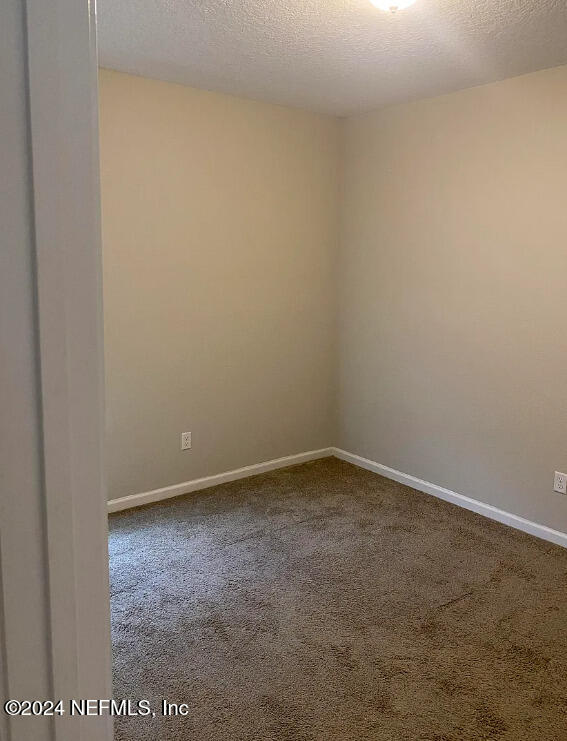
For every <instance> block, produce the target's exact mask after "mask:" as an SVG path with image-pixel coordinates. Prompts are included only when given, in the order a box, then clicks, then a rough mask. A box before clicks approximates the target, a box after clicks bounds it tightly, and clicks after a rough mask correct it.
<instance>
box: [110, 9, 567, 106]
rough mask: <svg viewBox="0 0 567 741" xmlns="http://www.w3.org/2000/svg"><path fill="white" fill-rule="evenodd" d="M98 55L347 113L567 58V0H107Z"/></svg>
mask: <svg viewBox="0 0 567 741" xmlns="http://www.w3.org/2000/svg"><path fill="white" fill-rule="evenodd" d="M98 16H99V50H100V64H101V66H104V67H110V68H112V69H117V70H121V71H123V72H131V73H134V74H139V75H143V76H146V77H155V78H158V79H162V80H170V81H171V82H180V83H183V84H186V85H191V86H194V87H199V88H204V89H207V90H218V91H222V92H226V93H232V94H234V95H242V96H245V97H250V98H256V99H259V100H267V101H271V102H274V103H282V104H285V105H291V106H298V107H301V108H309V109H312V110H317V111H323V112H327V113H333V114H336V115H348V114H351V113H355V112H360V111H366V110H370V109H373V108H378V107H380V106H383V105H386V104H389V103H394V102H400V101H406V100H411V99H415V98H424V97H429V96H432V95H439V94H442V93H446V92H451V91H453V90H459V89H462V88H466V87H471V86H473V85H478V84H481V83H484V82H490V81H493V80H500V79H504V78H506V77H513V76H515V75H520V74H524V73H525V72H531V71H533V70H537V69H543V68H545V67H554V66H556V65H559V64H563V63H567V0H417V1H416V4H415V5H413V6H412V7H410V8H408V9H407V10H404V11H399V12H398V13H396V14H394V15H392V14H388V13H384V12H382V11H380V10H377V9H376V8H375V7H374V6H373V5H371V4H370V0H279V1H278V0H99V2H98Z"/></svg>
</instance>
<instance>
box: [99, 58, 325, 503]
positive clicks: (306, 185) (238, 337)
mask: <svg viewBox="0 0 567 741" xmlns="http://www.w3.org/2000/svg"><path fill="white" fill-rule="evenodd" d="M100 129H101V177H102V224H103V255H104V302H105V345H106V348H105V355H106V384H107V459H108V478H109V481H108V484H109V497H110V498H116V497H120V496H125V495H128V494H133V493H138V492H142V491H147V490H149V489H153V488H156V487H162V486H167V485H169V484H175V483H179V482H182V481H186V480H188V479H193V478H196V477H200V476H206V475H209V474H215V473H219V472H222V471H226V470H229V469H233V468H236V467H240V466H244V465H248V464H253V463H258V462H261V461H265V460H268V459H271V458H276V457H279V456H285V455H290V454H293V453H298V452H302V451H306V450H310V449H315V448H321V447H325V446H328V445H330V444H331V443H332V439H331V431H332V426H333V425H332V418H333V413H334V408H333V402H334V397H333V393H332V384H333V374H334V363H333V360H334V355H333V353H334V348H333V342H334V321H335V315H334V309H333V307H334V300H335V291H334V284H333V281H334V272H333V271H334V268H335V264H334V260H335V257H336V244H337V218H338V145H339V141H338V136H339V124H338V122H337V121H336V120H335V119H333V118H330V117H325V116H320V115H315V114H312V113H306V112H302V111H299V110H293V109H288V108H284V107H280V106H275V105H268V104H264V103H258V102H254V101H250V100H243V99H238V98H235V97H231V96H226V95H218V94H213V93H208V92H204V91H199V90H194V89H191V88H187V87H182V86H179V85H173V84H169V83H164V82H157V81H154V80H148V79H143V78H140V77H134V76H130V75H125V74H119V73H117V72H111V71H108V70H101V73H100ZM185 430H190V431H191V432H192V433H193V448H192V450H191V451H187V452H181V450H180V434H181V432H182V431H185Z"/></svg>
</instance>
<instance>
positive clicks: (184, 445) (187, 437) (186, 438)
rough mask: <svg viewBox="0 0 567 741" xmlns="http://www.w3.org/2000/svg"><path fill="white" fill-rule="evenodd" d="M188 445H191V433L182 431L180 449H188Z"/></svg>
mask: <svg viewBox="0 0 567 741" xmlns="http://www.w3.org/2000/svg"><path fill="white" fill-rule="evenodd" d="M190 447H191V433H190V432H182V433H181V450H189V448H190Z"/></svg>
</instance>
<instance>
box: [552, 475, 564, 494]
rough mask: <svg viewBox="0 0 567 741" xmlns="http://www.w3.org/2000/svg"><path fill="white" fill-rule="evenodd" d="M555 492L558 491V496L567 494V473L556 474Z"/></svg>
mask: <svg viewBox="0 0 567 741" xmlns="http://www.w3.org/2000/svg"><path fill="white" fill-rule="evenodd" d="M553 491H556V492H557V493H558V494H567V473H561V471H556V472H555V481H554V484H553Z"/></svg>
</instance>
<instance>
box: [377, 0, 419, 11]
mask: <svg viewBox="0 0 567 741" xmlns="http://www.w3.org/2000/svg"><path fill="white" fill-rule="evenodd" d="M370 2H371V3H372V5H375V6H376V7H377V8H380V10H389V11H390V12H391V13H395V12H396V10H403V9H404V8H409V6H410V5H413V4H414V3H415V0H370Z"/></svg>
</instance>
